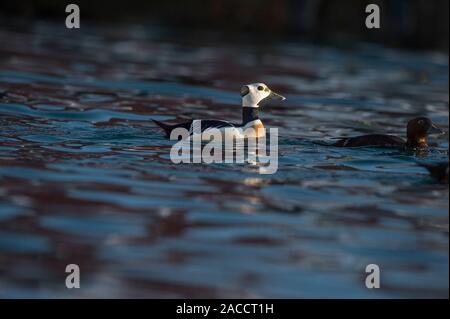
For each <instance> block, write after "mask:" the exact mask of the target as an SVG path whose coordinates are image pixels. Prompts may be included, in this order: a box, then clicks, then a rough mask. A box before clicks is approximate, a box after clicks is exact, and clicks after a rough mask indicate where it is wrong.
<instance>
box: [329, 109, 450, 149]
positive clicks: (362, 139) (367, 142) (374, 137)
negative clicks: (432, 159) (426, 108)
mask: <svg viewBox="0 0 450 319" xmlns="http://www.w3.org/2000/svg"><path fill="white" fill-rule="evenodd" d="M443 133H445V132H444V131H443V130H442V129H440V128H439V127H438V126H437V125H436V124H434V123H433V122H432V121H431V120H430V119H429V118H427V117H418V118H415V119H412V120H410V121H409V122H408V125H407V126H406V137H407V139H406V140H404V139H403V138H401V137H398V136H394V135H385V134H369V135H362V136H356V137H348V138H342V139H340V140H339V141H337V142H336V143H335V144H333V146H338V147H361V146H385V147H390V146H403V147H408V148H427V147H428V144H427V137H428V135H430V134H443Z"/></svg>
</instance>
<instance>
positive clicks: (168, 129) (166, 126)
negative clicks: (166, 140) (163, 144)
mask: <svg viewBox="0 0 450 319" xmlns="http://www.w3.org/2000/svg"><path fill="white" fill-rule="evenodd" d="M152 121H153V122H155V124H156V125H158V126H159V127H160V128H162V129H163V130H164V133H165V134H166V137H170V132H172V128H173V125H170V124H166V123H163V122H160V121H157V120H152Z"/></svg>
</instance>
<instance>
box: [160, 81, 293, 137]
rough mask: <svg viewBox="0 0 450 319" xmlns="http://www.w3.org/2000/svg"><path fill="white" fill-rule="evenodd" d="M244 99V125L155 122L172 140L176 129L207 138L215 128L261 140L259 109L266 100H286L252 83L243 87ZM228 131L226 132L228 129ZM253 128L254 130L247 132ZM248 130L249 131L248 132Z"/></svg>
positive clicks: (268, 89)
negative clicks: (171, 136)
mask: <svg viewBox="0 0 450 319" xmlns="http://www.w3.org/2000/svg"><path fill="white" fill-rule="evenodd" d="M240 94H241V99H242V123H240V124H235V123H231V122H228V121H224V120H210V119H204V120H189V121H187V122H182V123H177V124H167V123H164V122H160V121H157V120H153V122H154V123H156V124H157V125H158V126H159V127H160V128H162V129H163V131H164V133H165V135H166V137H169V138H170V135H171V133H172V131H173V130H174V129H176V128H184V129H186V130H188V131H189V134H190V136H192V135H193V134H198V133H200V132H201V133H202V139H203V136H207V134H203V133H207V132H208V130H210V129H212V128H215V129H219V130H220V132H221V133H222V134H223V132H226V133H228V132H230V133H231V134H233V135H234V136H237V137H238V138H248V137H256V138H261V137H264V136H265V135H266V130H265V127H264V125H263V123H262V121H261V119H260V118H259V113H258V111H259V107H260V106H261V103H262V102H263V101H266V100H270V99H271V100H280V101H284V100H286V98H285V97H284V96H282V95H280V94H278V93H275V92H274V91H272V90H271V89H270V88H269V87H268V86H267V85H266V84H264V83H252V84H247V85H244V86H242V87H241V90H240ZM227 128H228V130H225V129H227ZM248 128H253V130H247V129H248ZM246 130H247V131H246Z"/></svg>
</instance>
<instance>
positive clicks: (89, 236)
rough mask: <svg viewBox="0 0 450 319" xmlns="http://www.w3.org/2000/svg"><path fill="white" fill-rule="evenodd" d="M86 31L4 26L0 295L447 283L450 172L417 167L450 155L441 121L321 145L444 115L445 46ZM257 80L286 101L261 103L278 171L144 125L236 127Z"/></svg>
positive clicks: (266, 293) (433, 291)
mask: <svg viewBox="0 0 450 319" xmlns="http://www.w3.org/2000/svg"><path fill="white" fill-rule="evenodd" d="M82 30H83V31H81V32H80V31H73V32H72V31H65V30H63V29H62V27H60V26H59V25H58V26H56V25H46V24H37V25H36V26H35V27H34V28H32V29H31V30H29V31H16V30H15V29H13V28H3V29H0V42H1V43H3V44H4V45H3V46H2V47H1V48H0V282H1V284H0V297H7V298H22V297H32V298H36V297H38V298H46V297H157V298H167V297H234V298H244V297H277V298H279V297H287V298H300V297H360V298H369V297H377V298H386V297H401V298H405V297H425V298H427V297H448V282H449V260H448V249H449V241H448V230H449V227H448V222H449V216H448V210H449V206H448V205H449V203H448V199H449V198H448V197H449V196H448V195H449V192H448V185H442V184H438V183H437V182H436V181H434V180H433V179H432V178H431V177H429V176H428V174H427V172H426V171H425V170H424V169H423V168H421V167H419V166H417V165H416V162H417V161H423V162H434V161H443V160H447V159H448V135H444V136H439V137H432V138H431V139H430V142H431V144H433V145H434V146H435V148H434V149H433V150H432V151H430V152H427V153H415V152H403V151H399V150H392V149H382V148H380V149H364V148H359V149H341V148H333V147H326V146H321V145H318V144H316V143H315V141H325V142H328V141H332V139H333V138H335V137H339V136H352V135H357V134H361V133H368V132H389V133H392V134H398V135H402V136H404V134H405V132H404V131H405V123H406V121H407V120H408V119H410V118H413V117H415V116H419V115H426V116H429V117H431V118H432V119H433V120H434V121H435V122H436V123H438V124H439V125H440V126H441V127H443V128H445V129H448V105H449V93H448V75H449V65H448V56H447V55H445V54H441V53H433V52H425V53H411V52H402V51H397V50H392V49H386V48H382V47H379V46H374V45H369V44H360V45H357V47H356V48H355V49H354V50H339V49H336V48H332V47H321V46H315V45H311V44H303V43H298V42H295V43H294V42H292V43H290V42H287V41H280V42H276V43H271V44H266V45H263V43H260V44H259V45H256V46H251V45H248V44H246V42H239V43H235V44H233V42H226V41H225V42H220V41H218V40H216V39H217V38H216V37H211V38H206V37H200V36H191V37H188V36H185V35H183V34H181V35H178V34H175V35H174V34H172V33H167V32H166V31H165V30H160V29H155V28H148V29H145V28H142V27H139V26H128V27H126V28H125V27H123V28H120V29H119V28H109V29H106V28H103V29H102V28H88V27H84V29H82ZM176 35H178V37H176ZM256 81H261V82H265V83H267V84H268V85H269V86H270V87H271V88H273V89H274V90H275V91H277V92H279V93H281V94H283V95H285V96H286V97H287V101H285V102H283V103H272V104H268V105H266V106H264V107H263V108H262V109H261V114H260V115H261V117H262V119H263V122H264V123H265V125H266V127H278V128H279V136H280V138H279V144H280V147H279V153H280V157H279V169H278V172H277V173H276V174H274V175H260V174H259V173H258V168H257V167H255V166H254V165H250V164H248V165H242V164H240V165H233V164H214V165H205V164H185V165H175V164H172V163H171V161H170V159H169V151H170V147H171V145H172V142H171V141H168V140H166V139H165V138H163V136H162V134H161V131H159V129H158V128H156V127H155V125H154V124H153V123H152V122H151V121H150V119H158V120H180V121H181V120H183V119H187V118H190V117H191V116H192V117H197V118H218V119H228V120H231V121H239V120H240V113H241V110H240V106H239V103H240V98H239V89H240V87H241V85H243V84H246V83H251V82H256ZM72 263H75V264H78V265H79V266H80V268H81V274H82V275H81V278H82V281H81V286H82V289H72V290H68V289H66V288H65V285H64V280H65V276H66V273H65V272H64V270H65V267H66V265H67V264H72ZM370 263H375V264H378V265H379V266H380V268H381V285H382V289H379V290H368V289H366V288H365V285H364V281H365V272H364V269H365V266H366V265H367V264H370Z"/></svg>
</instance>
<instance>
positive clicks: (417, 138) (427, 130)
mask: <svg viewBox="0 0 450 319" xmlns="http://www.w3.org/2000/svg"><path fill="white" fill-rule="evenodd" d="M444 133H445V131H443V130H442V129H441V128H439V127H438V126H437V125H436V124H434V123H433V121H431V120H430V119H429V118H427V117H417V118H415V119H412V120H410V121H409V122H408V125H407V127H406V135H407V137H408V143H409V144H413V145H418V146H427V136H428V135H431V134H444Z"/></svg>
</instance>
